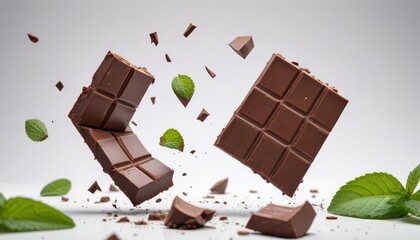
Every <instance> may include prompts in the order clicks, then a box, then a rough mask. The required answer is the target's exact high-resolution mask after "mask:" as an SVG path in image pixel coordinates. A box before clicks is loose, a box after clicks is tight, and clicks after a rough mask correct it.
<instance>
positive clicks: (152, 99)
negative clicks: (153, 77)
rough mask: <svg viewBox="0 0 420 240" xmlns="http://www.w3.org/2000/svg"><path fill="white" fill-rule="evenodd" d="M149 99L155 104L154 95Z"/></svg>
mask: <svg viewBox="0 0 420 240" xmlns="http://www.w3.org/2000/svg"><path fill="white" fill-rule="evenodd" d="M150 101H152V104H153V105H155V102H156V97H151V98H150Z"/></svg>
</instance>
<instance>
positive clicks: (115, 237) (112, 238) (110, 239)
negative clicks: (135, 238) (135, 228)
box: [106, 234, 120, 240]
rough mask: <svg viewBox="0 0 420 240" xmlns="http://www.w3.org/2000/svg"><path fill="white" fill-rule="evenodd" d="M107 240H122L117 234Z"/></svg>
mask: <svg viewBox="0 0 420 240" xmlns="http://www.w3.org/2000/svg"><path fill="white" fill-rule="evenodd" d="M106 240H120V238H119V237H118V236H117V235H116V234H112V235H111V236H109V237H108V238H107V239H106Z"/></svg>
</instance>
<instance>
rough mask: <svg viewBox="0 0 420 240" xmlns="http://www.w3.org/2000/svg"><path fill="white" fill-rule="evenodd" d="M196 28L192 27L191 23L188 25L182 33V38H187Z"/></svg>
mask: <svg viewBox="0 0 420 240" xmlns="http://www.w3.org/2000/svg"><path fill="white" fill-rule="evenodd" d="M196 27H197V26H195V25H193V24H192V23H190V25H188V27H187V29H186V30H185V32H184V37H188V36H189V35H190V34H191V33H192V32H193V31H194V29H195V28H196Z"/></svg>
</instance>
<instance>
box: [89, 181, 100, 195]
mask: <svg viewBox="0 0 420 240" xmlns="http://www.w3.org/2000/svg"><path fill="white" fill-rule="evenodd" d="M88 191H89V192H90V193H92V194H94V193H95V192H96V191H102V189H101V187H100V186H99V184H98V182H97V181H95V182H94V183H92V185H91V186H90V187H89V188H88Z"/></svg>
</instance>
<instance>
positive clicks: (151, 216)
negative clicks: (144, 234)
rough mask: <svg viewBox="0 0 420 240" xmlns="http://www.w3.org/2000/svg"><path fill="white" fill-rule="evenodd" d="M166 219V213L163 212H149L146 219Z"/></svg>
mask: <svg viewBox="0 0 420 240" xmlns="http://www.w3.org/2000/svg"><path fill="white" fill-rule="evenodd" d="M165 219H166V214H164V213H152V214H149V217H148V220H149V221H163V220H165Z"/></svg>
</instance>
